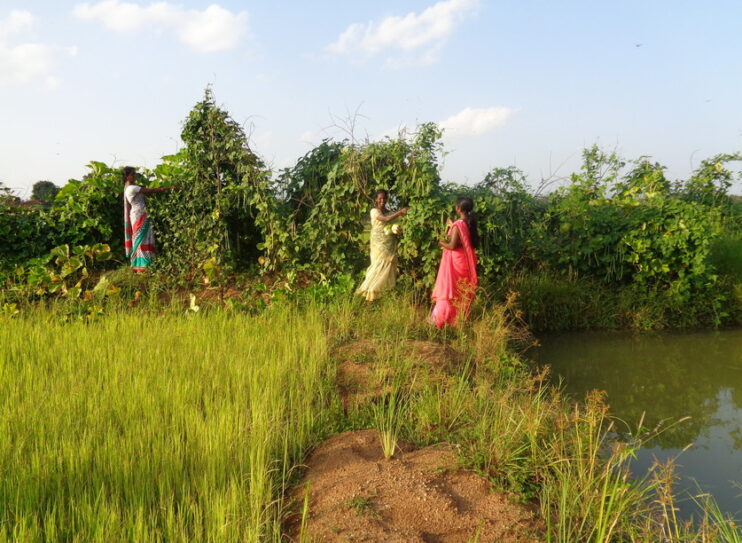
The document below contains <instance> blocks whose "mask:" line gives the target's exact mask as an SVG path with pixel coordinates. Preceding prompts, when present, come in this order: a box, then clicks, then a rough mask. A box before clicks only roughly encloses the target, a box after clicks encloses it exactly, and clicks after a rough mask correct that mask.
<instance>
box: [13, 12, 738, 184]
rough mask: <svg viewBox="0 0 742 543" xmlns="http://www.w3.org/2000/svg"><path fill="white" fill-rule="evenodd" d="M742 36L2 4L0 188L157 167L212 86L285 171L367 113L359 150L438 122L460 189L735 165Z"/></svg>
mask: <svg viewBox="0 0 742 543" xmlns="http://www.w3.org/2000/svg"><path fill="white" fill-rule="evenodd" d="M741 23H742V2H739V1H737V0H734V1H732V0H729V1H722V0H719V1H708V2H691V1H682V0H681V1H664V0H657V1H652V2H647V1H643V2H638V1H621V2H595V1H592V2H587V1H564V2H553V1H548V2H547V1H527V0H522V1H510V2H498V1H492V0H443V1H440V2H435V1H434V0H428V1H410V2H399V1H397V2H390V1H385V0H378V1H376V2H339V1H334V2H330V1H315V2H286V1H284V2H266V1H262V2H257V1H243V2H238V1H231V0H215V3H209V2H197V1H183V2H178V1H172V2H171V1H157V2H152V1H150V0H128V1H123V0H104V1H100V0H88V1H86V2H76V1H72V2H65V1H49V0H0V100H1V101H2V106H0V181H3V182H4V183H5V184H6V185H8V186H11V187H15V188H17V189H19V192H21V193H24V191H25V192H26V193H27V192H28V188H29V187H30V186H31V185H32V184H33V183H34V182H35V181H38V180H40V179H50V180H52V181H54V182H55V183H57V184H60V185H61V184H63V183H64V182H65V181H66V180H67V179H68V178H71V177H73V178H79V177H81V176H82V175H83V174H84V173H85V164H87V163H88V162H89V161H90V160H100V161H104V162H107V163H114V164H116V165H128V164H131V165H135V166H146V167H153V166H155V165H156V164H157V163H158V160H159V157H161V156H162V155H166V154H170V153H172V152H174V151H176V150H177V149H178V146H179V145H180V142H179V133H180V126H181V122H182V121H183V119H184V118H185V116H186V115H187V113H188V111H189V110H190V109H191V107H192V106H193V105H194V104H195V103H196V101H198V100H199V99H200V98H201V96H202V95H203V91H204V88H205V87H206V85H208V84H211V85H212V86H213V90H214V93H215V96H216V99H217V101H218V102H219V103H220V104H222V105H223V106H224V107H226V108H227V109H228V110H229V111H230V112H231V114H232V116H233V117H234V118H235V119H236V120H238V121H239V122H244V123H245V126H246V128H247V129H248V132H249V133H250V134H251V138H252V146H253V148H254V149H255V150H256V151H257V152H259V153H260V154H261V155H262V156H263V157H264V158H265V159H266V161H267V162H268V163H269V164H271V165H273V166H274V167H275V168H278V167H284V166H287V165H290V164H292V163H293V162H294V161H295V160H296V159H297V158H298V157H299V156H301V155H302V154H304V153H305V152H307V151H308V150H309V149H311V147H312V146H313V145H315V144H318V143H319V142H320V141H321V140H322V138H323V137H344V136H345V135H346V134H345V133H344V131H343V130H342V129H341V128H339V127H342V126H344V125H345V124H346V121H347V120H348V119H349V117H350V116H352V115H353V114H354V113H355V112H357V113H358V114H357V116H356V119H355V121H356V122H355V132H354V133H355V136H356V137H357V138H359V139H363V138H366V137H369V138H372V139H376V138H379V137H382V136H383V135H385V134H391V133H394V132H395V131H396V130H397V129H398V128H399V127H400V126H404V125H406V126H409V127H414V125H415V124H416V123H417V122H425V121H434V122H439V123H442V125H443V126H444V127H445V128H446V136H445V140H444V142H445V145H446V149H447V151H448V154H447V155H446V157H445V161H444V168H443V176H444V179H445V180H447V181H457V182H465V183H473V182H476V181H478V180H480V179H481V178H482V177H483V176H484V174H485V173H486V172H487V171H488V170H490V169H491V168H493V167H496V166H509V165H516V166H518V167H520V168H521V169H523V170H524V171H525V172H526V173H527V174H528V176H529V179H530V180H531V182H532V183H534V184H536V183H538V181H539V180H540V179H541V178H542V177H548V176H551V175H556V176H560V175H566V174H568V173H569V172H570V171H572V170H573V169H575V168H576V167H577V166H578V164H579V156H580V151H581V149H582V148H583V147H584V146H588V145H591V144H593V143H598V144H600V145H602V146H604V147H605V148H608V149H616V150H618V151H619V152H620V153H621V154H622V155H624V156H625V157H627V158H636V157H638V156H640V155H651V156H652V157H653V158H654V159H655V160H657V161H659V162H661V163H662V164H664V165H666V166H667V167H668V175H669V177H671V178H673V179H674V178H678V177H685V176H687V174H688V173H689V171H690V170H691V169H692V168H693V167H694V166H697V165H698V162H699V161H700V160H701V159H703V158H706V157H708V156H711V155H713V154H716V153H719V152H734V151H738V150H742V107H741V105H740V97H741V96H742V69H740V68H742V33H740V32H739V28H740V24H741ZM735 191H736V192H738V193H739V192H742V185H740V183H739V182H738V183H737V184H736V186H735ZM24 195H27V194H24Z"/></svg>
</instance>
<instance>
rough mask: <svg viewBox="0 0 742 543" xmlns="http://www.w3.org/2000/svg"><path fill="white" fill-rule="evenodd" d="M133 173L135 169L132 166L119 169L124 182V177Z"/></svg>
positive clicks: (135, 171)
mask: <svg viewBox="0 0 742 543" xmlns="http://www.w3.org/2000/svg"><path fill="white" fill-rule="evenodd" d="M133 173H137V169H136V168H134V167H133V166H125V167H124V169H123V170H121V177H122V179H123V180H124V183H126V178H127V177H129V176H130V175H131V174H133Z"/></svg>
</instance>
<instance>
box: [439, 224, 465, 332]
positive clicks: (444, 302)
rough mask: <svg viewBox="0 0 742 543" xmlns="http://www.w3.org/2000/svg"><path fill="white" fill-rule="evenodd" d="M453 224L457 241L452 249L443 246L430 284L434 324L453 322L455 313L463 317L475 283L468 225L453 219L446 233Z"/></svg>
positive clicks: (454, 321) (455, 322)
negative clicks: (458, 244)
mask: <svg viewBox="0 0 742 543" xmlns="http://www.w3.org/2000/svg"><path fill="white" fill-rule="evenodd" d="M453 228H458V229H459V239H460V240H461V245H460V246H459V247H456V248H455V249H452V250H450V249H443V255H442V256H441V264H440V266H439V267H438V276H437V277H436V279H435V287H433V294H432V298H433V301H434V302H435V306H434V307H433V313H432V314H431V315H430V322H431V323H433V324H435V325H436V326H437V327H438V328H442V327H443V325H445V324H450V325H451V326H456V324H457V322H458V316H459V314H462V315H463V318H464V319H465V318H466V316H467V315H468V314H469V307H470V306H471V303H472V300H473V299H474V291H475V289H476V287H477V255H476V253H475V252H474V247H472V245H471V235H470V233H469V225H467V224H466V222H465V221H462V220H458V221H456V222H455V223H453V225H451V228H449V230H448V234H449V236H450V235H451V231H452V230H451V229H453Z"/></svg>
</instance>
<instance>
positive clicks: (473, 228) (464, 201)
mask: <svg viewBox="0 0 742 543" xmlns="http://www.w3.org/2000/svg"><path fill="white" fill-rule="evenodd" d="M456 212H457V213H458V214H459V215H460V216H461V218H462V219H464V221H466V224H467V226H469V239H470V240H471V244H472V246H473V247H474V248H475V249H477V248H478V247H479V230H478V229H477V218H476V217H475V216H474V200H472V199H471V198H469V197H468V196H462V197H461V198H459V199H458V200H456Z"/></svg>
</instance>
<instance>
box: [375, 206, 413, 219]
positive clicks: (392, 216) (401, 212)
mask: <svg viewBox="0 0 742 543" xmlns="http://www.w3.org/2000/svg"><path fill="white" fill-rule="evenodd" d="M408 209H409V208H407V207H403V208H402V209H400V210H399V211H397V212H395V213H391V214H390V215H382V214H381V213H379V214H378V215H377V216H376V220H377V221H381V222H389V221H393V220H395V219H398V218H399V217H402V216H403V215H405V214H406V213H407V210H408Z"/></svg>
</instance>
